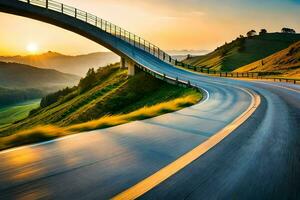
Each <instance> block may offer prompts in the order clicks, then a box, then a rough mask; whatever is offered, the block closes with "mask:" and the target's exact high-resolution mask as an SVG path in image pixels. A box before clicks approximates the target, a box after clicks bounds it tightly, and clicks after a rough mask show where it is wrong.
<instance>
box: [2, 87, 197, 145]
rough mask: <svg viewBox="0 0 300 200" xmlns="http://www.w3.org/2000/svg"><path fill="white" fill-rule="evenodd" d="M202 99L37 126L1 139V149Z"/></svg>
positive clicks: (194, 96) (193, 97) (183, 99)
mask: <svg viewBox="0 0 300 200" xmlns="http://www.w3.org/2000/svg"><path fill="white" fill-rule="evenodd" d="M200 99H201V94H200V93H198V92H193V93H191V94H189V95H187V96H183V97H180V98H176V99H174V100H171V101H166V102H163V103H158V104H155V105H153V106H145V107H143V108H140V109H138V110H136V111H133V112H130V113H126V114H118V115H107V116H104V117H101V118H99V119H96V120H92V121H89V122H85V123H79V124H75V125H70V126H66V127H58V126H51V125H44V126H37V127H34V128H32V129H28V130H25V131H20V132H18V133H16V134H13V135H10V136H6V137H1V138H0V149H7V148H11V147H15V146H20V145H25V144H32V143H35V142H42V141H46V140H51V139H54V138H58V137H62V136H65V135H69V134H74V133H78V132H83V131H91V130H95V129H101V128H107V127H111V126H116V125H120V124H124V123H127V122H130V121H135V120H142V119H147V118H151V117H155V116H158V115H161V114H164V113H168V112H173V111H176V110H179V109H182V108H184V107H187V106H191V105H193V104H195V103H197V102H198V101H199V100H200Z"/></svg>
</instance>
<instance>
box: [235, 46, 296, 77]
mask: <svg viewBox="0 0 300 200" xmlns="http://www.w3.org/2000/svg"><path fill="white" fill-rule="evenodd" d="M235 72H260V73H262V72H263V73H264V74H266V75H271V76H272V75H273V76H274V75H275V76H277V77H278V76H279V77H293V78H300V41H299V42H296V43H295V44H292V45H291V46H289V47H288V48H286V49H283V50H281V51H279V52H276V53H274V54H272V55H270V56H268V57H266V58H263V59H261V60H258V61H255V62H253V63H250V64H248V65H246V66H243V67H240V68H238V69H237V70H235Z"/></svg>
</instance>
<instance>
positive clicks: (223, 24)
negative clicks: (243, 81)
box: [0, 0, 300, 55]
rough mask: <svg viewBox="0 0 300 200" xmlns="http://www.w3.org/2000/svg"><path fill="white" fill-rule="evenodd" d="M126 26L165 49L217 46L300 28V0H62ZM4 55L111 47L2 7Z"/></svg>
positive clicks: (0, 52)
mask: <svg viewBox="0 0 300 200" xmlns="http://www.w3.org/2000/svg"><path fill="white" fill-rule="evenodd" d="M60 2H62V3H66V4H68V5H71V6H75V7H78V8H80V9H82V10H86V11H88V12H91V13H93V14H96V15H97V16H98V17H101V18H104V19H106V20H108V21H110V22H112V23H115V24H117V25H119V26H121V27H122V28H125V29H127V30H129V31H131V32H133V33H135V34H137V35H139V36H141V37H143V38H145V39H147V40H149V41H151V42H152V43H154V44H156V45H157V46H159V47H161V48H162V49H165V50H171V49H172V50H173V49H178V50H182V49H205V50H212V49H214V48H215V47H216V46H218V45H221V44H223V43H224V42H225V41H231V40H232V39H234V38H236V37H237V36H238V35H240V34H245V33H246V32H247V31H248V30H250V29H256V30H259V29H261V28H266V29H267V30H269V31H270V32H274V31H280V29H281V28H282V27H283V26H287V27H291V28H294V29H296V30H298V31H300V23H299V19H300V14H299V13H300V12H299V10H300V4H299V1H297V0H287V1H284V3H283V1H279V0H269V1H266V2H264V3H261V1H258V0H252V1H251V3H250V2H249V1H246V0H226V1H217V0H204V1H200V0H185V1H179V0H148V1H141V0H101V1H99V0H85V1H82V0H61V1H60ZM0 27H1V29H0V30H1V32H0V36H1V37H0V44H1V46H0V55H16V54H22V55H24V54H28V53H29V52H28V51H27V50H26V46H27V45H28V44H29V43H36V44H37V45H38V47H39V50H38V52H37V53H41V52H46V51H48V50H52V51H58V52H61V53H65V54H71V55H74V54H84V53H89V52H94V51H105V49H104V48H103V47H101V46H99V45H98V44H96V43H94V42H92V41H89V40H87V39H85V38H83V37H81V36H78V35H76V34H74V33H71V32H69V31H65V30H63V29H61V28H58V27H55V26H52V25H49V24H46V23H42V22H38V21H34V20H31V19H27V18H23V17H18V16H13V15H8V14H4V13H0Z"/></svg>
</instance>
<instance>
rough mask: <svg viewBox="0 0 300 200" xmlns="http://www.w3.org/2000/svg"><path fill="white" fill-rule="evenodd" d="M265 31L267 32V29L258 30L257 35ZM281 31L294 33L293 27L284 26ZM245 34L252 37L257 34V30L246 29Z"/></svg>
mask: <svg viewBox="0 0 300 200" xmlns="http://www.w3.org/2000/svg"><path fill="white" fill-rule="evenodd" d="M266 33H268V31H267V29H264V28H263V29H261V30H260V31H259V35H263V34H266ZM281 33H291V34H296V31H295V30H294V29H292V28H286V27H284V28H282V29H281ZM246 35H247V37H252V36H255V35H257V32H256V31H255V30H253V29H252V30H250V31H248V32H247V33H246Z"/></svg>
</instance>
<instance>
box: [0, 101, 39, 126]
mask: <svg viewBox="0 0 300 200" xmlns="http://www.w3.org/2000/svg"><path fill="white" fill-rule="evenodd" d="M39 103H40V99H35V100H30V101H25V102H22V103H19V104H14V105H10V106H5V107H1V108H0V128H1V127H5V126H8V125H9V124H11V123H13V122H15V121H18V120H21V119H23V118H25V117H27V116H28V114H29V111H30V110H32V109H34V108H37V107H39Z"/></svg>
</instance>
